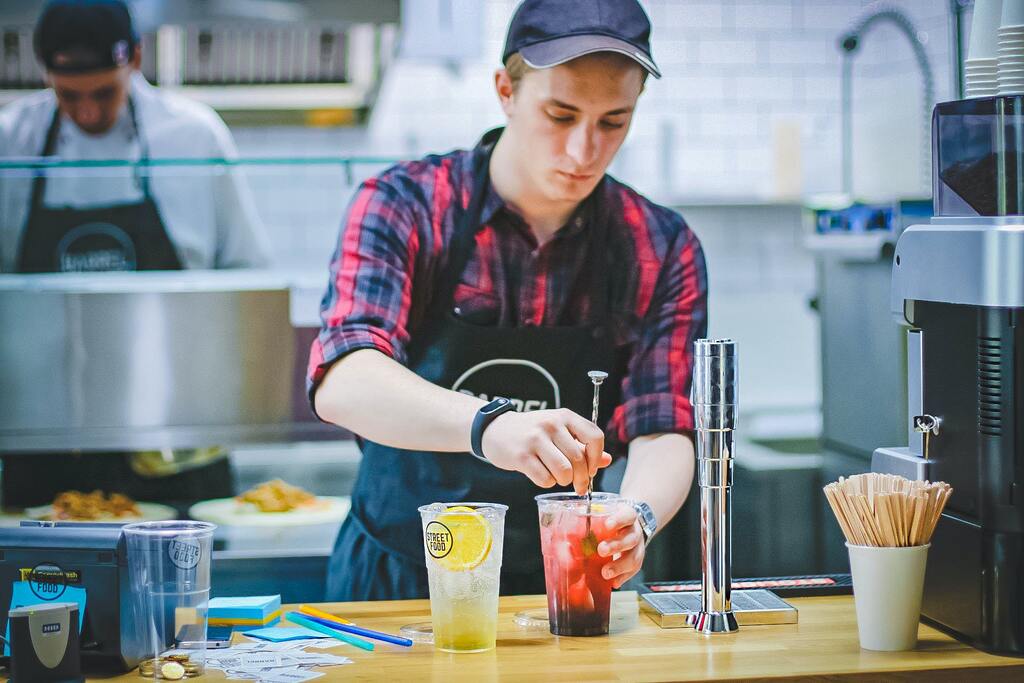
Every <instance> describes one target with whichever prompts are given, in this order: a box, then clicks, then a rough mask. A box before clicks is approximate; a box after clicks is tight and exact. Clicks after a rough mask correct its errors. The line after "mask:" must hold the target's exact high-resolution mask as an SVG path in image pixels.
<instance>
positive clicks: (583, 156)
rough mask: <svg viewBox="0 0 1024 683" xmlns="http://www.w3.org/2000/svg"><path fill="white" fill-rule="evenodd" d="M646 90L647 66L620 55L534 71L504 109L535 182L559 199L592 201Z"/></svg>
mask: <svg viewBox="0 0 1024 683" xmlns="http://www.w3.org/2000/svg"><path fill="white" fill-rule="evenodd" d="M498 89H499V94H501V89H502V88H501V73H499V77H498ZM642 90H643V70H642V68H641V67H640V66H639V65H637V64H636V62H634V61H632V60H631V59H629V58H627V57H624V56H622V55H617V54H614V53H598V54H593V55H586V56H584V57H580V58H578V59H574V60H572V61H571V62H567V63H565V64H561V65H559V66H556V67H553V68H550V69H540V70H535V71H530V72H528V73H527V74H526V75H525V76H524V77H523V78H522V79H521V80H520V82H519V85H518V87H517V88H516V89H515V92H514V93H512V95H511V97H508V98H504V97H503V98H502V107H503V108H504V109H505V113H506V115H507V116H508V129H509V130H510V131H512V132H513V133H514V137H515V139H516V140H517V141H519V144H520V147H519V150H518V152H519V153H518V166H519V169H520V170H521V171H525V173H526V174H527V176H528V178H527V180H528V181H529V182H530V184H531V185H533V186H534V187H535V188H536V189H538V190H540V192H542V193H543V195H544V196H546V197H547V198H548V199H549V200H551V201H560V202H561V201H571V202H579V201H582V200H583V199H585V198H586V197H587V195H589V194H590V192H591V191H592V190H593V189H594V187H595V186H596V185H597V183H598V182H599V181H600V180H601V177H602V176H603V175H604V172H605V170H606V169H607V168H608V165H609V164H610V163H611V162H612V159H613V158H614V157H615V153H616V152H617V151H618V150H619V146H620V145H622V141H623V140H624V139H625V137H626V133H627V132H628V131H629V124H630V122H631V121H632V117H633V110H634V108H635V107H636V102H637V98H638V97H639V96H640V92H641V91H642Z"/></svg>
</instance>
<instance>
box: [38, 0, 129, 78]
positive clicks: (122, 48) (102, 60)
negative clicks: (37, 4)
mask: <svg viewBox="0 0 1024 683" xmlns="http://www.w3.org/2000/svg"><path fill="white" fill-rule="evenodd" d="M138 42H139V36H138V34H137V33H136V32H135V28H134V26H133V25H132V15H131V13H130V12H129V11H128V5H127V4H125V2H124V1H123V0H51V2H49V3H47V5H46V7H45V9H43V14H42V15H41V16H40V17H39V21H38V22H37V23H36V30H35V36H34V43H35V50H36V56H37V57H38V58H39V61H41V62H42V63H43V66H45V67H46V69H47V71H54V72H57V73H68V74H74V73H84V72H88V71H99V70H101V69H112V68H114V67H118V66H123V65H125V64H127V63H128V62H130V61H131V59H132V54H133V53H134V51H135V46H136V45H137V44H138Z"/></svg>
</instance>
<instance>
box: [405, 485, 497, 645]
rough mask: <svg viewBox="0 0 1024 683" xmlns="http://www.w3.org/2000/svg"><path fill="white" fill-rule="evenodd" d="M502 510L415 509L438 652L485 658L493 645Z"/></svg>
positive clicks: (464, 506) (481, 506)
mask: <svg viewBox="0 0 1024 683" xmlns="http://www.w3.org/2000/svg"><path fill="white" fill-rule="evenodd" d="M506 510H508V506H506V505H501V504H498V503H433V504H431V505H424V506H422V507H420V508H419V511H420V515H421V517H422V520H423V553H424V556H425V558H426V561H427V579H428V581H429V584H430V619H431V622H432V627H433V633H434V647H435V648H437V649H438V650H443V651H445V652H484V651H486V650H490V649H492V648H493V647H494V645H495V642H496V640H497V635H498V582H499V579H500V578H501V554H502V548H503V545H504V539H505V511H506Z"/></svg>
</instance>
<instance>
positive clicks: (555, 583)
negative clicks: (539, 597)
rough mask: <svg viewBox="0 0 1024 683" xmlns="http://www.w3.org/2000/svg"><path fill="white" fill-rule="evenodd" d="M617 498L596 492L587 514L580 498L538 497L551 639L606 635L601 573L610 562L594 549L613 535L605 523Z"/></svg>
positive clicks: (606, 584) (607, 592)
mask: <svg viewBox="0 0 1024 683" xmlns="http://www.w3.org/2000/svg"><path fill="white" fill-rule="evenodd" d="M619 500H620V498H619V497H618V496H616V495H614V494H610V493H595V494H594V495H593V500H592V504H591V506H590V513H589V515H588V513H587V499H586V497H585V496H577V495H575V494H569V493H549V494H545V495H542V496H537V506H538V511H539V514H540V545H541V552H542V553H543V555H544V584H545V587H546V590H547V594H548V623H549V625H550V627H551V632H552V633H554V634H555V635H556V636H600V635H604V634H606V633H608V612H609V608H610V606H611V590H612V582H611V581H610V580H608V579H605V578H604V577H603V576H602V575H601V570H602V569H603V568H604V566H605V565H606V564H608V563H609V562H610V561H611V559H612V558H611V557H602V556H601V555H599V554H598V553H597V547H598V544H599V543H601V541H604V540H607V539H609V538H610V537H611V536H612V532H611V531H609V530H608V528H607V526H606V524H605V522H606V520H607V518H608V516H609V515H610V514H611V513H612V511H613V510H614V508H615V507H616V505H617V504H618V502H619ZM588 521H589V523H588Z"/></svg>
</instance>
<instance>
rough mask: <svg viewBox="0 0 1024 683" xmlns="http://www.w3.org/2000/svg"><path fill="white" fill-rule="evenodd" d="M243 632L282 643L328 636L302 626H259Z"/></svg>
mask: <svg viewBox="0 0 1024 683" xmlns="http://www.w3.org/2000/svg"><path fill="white" fill-rule="evenodd" d="M242 634H243V635H247V636H252V637H253V638H259V639H260V640H269V641H270V642H272V643H280V642H284V641H286V640H301V639H303V638H327V636H325V635H322V634H320V633H317V632H316V631H311V630H310V629H308V628H303V627H301V626H275V627H274V628H258V629H256V630H254V631H243V632H242Z"/></svg>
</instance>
